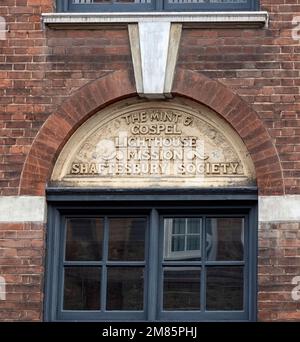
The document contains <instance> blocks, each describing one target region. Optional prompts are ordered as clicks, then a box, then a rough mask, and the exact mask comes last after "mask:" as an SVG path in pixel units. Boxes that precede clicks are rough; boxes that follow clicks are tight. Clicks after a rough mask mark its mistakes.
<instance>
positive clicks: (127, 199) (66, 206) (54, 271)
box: [44, 189, 258, 321]
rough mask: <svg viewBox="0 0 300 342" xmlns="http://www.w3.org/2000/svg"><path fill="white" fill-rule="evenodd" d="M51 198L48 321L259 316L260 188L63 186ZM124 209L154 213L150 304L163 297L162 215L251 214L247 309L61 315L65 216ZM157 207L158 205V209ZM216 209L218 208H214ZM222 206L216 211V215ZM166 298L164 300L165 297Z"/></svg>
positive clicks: (49, 194)
mask: <svg viewBox="0 0 300 342" xmlns="http://www.w3.org/2000/svg"><path fill="white" fill-rule="evenodd" d="M47 200H48V225H47V253H46V255H47V262H46V281H45V310H44V313H45V314H44V319H45V320H46V321H73V320H96V321H101V320H106V321H109V320H111V321H113V320H142V321H143V320H148V321H154V320H157V319H158V320H162V321H164V320H178V319H180V320H187V321H193V320H197V321H199V320H212V321H217V320H228V321H255V320H256V297H257V285H256V284H257V280H256V277H257V261H256V259H257V226H258V222H257V192H256V190H254V189H252V190H249V189H247V190H244V191H240V190H237V191H230V190H228V189H224V190H220V191H211V190H207V191H198V192H196V191H185V192H184V191H182V192H180V191H176V190H174V191H156V192H155V191H154V192H153V193H151V192H148V191H146V192H143V191H129V192H124V191H120V192H119V191H115V192H110V191H103V192H99V191H88V190H81V191H78V192H76V191H74V190H73V191H72V190H70V189H69V190H63V189H49V190H48V191H47ZM121 207H122V208H124V209H125V210H131V212H133V210H132V209H134V208H136V210H137V214H138V215H143V214H145V213H146V212H150V210H151V214H150V223H149V233H148V238H149V239H150V240H151V241H152V243H151V244H149V247H148V248H149V250H148V260H149V265H147V266H146V267H149V268H150V267H151V268H153V267H154V268H155V269H156V270H157V272H154V273H155V274H154V275H152V276H153V277H154V278H151V279H153V282H152V286H151V285H150V286H149V288H148V289H147V290H146V289H145V291H146V293H145V298H146V300H145V303H147V302H152V301H153V298H155V300H156V302H157V298H158V296H159V292H158V291H157V290H156V284H157V282H158V280H159V279H158V278H159V272H158V268H159V255H158V253H157V247H155V245H156V244H158V242H159V241H162V239H161V236H160V235H159V234H161V233H159V220H160V217H161V216H163V215H168V214H169V213H172V212H173V213H178V210H179V209H180V210H182V211H184V212H186V213H189V212H191V211H193V208H194V209H197V210H198V211H199V210H200V211H201V212H203V213H206V214H208V215H211V216H214V217H215V216H222V215H227V216H232V215H238V216H239V215H241V216H245V217H248V248H249V250H248V253H247V256H248V257H247V259H245V265H246V266H245V269H246V274H245V287H246V288H244V290H245V302H244V303H245V311H244V312H241V311H239V312H235V311H233V312H224V311H221V312H214V311H212V312H202V313H188V312H187V313H182V312H173V313H172V314H171V315H170V314H169V313H168V314H165V313H166V312H165V311H162V312H157V309H156V308H155V306H147V304H146V307H145V313H141V312H138V314H137V315H136V313H135V312H128V311H127V312H125V315H124V314H121V315H120V316H117V315H116V314H115V313H113V314H110V313H105V314H104V315H103V314H102V315H95V313H94V312H91V313H88V312H87V313H86V312H84V315H83V311H79V312H69V313H67V314H65V313H64V314H62V311H61V310H60V309H59V305H60V303H62V292H63V291H59V284H60V283H61V275H60V272H61V269H62V259H61V255H62V254H61V250H62V248H63V243H64V241H63V239H62V231H61V230H60V229H58V227H61V226H62V224H63V219H64V215H69V214H78V210H81V211H82V212H86V213H88V212H89V213H94V212H95V210H96V209H97V210H99V209H105V210H111V209H113V208H118V211H119V208H121ZM153 208H155V209H153ZM212 210H213V211H212ZM216 210H217V213H216V214H215V212H216ZM160 301H161V300H160Z"/></svg>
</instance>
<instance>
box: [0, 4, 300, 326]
mask: <svg viewBox="0 0 300 342" xmlns="http://www.w3.org/2000/svg"><path fill="white" fill-rule="evenodd" d="M261 4H262V6H261V7H262V9H263V10H267V11H269V14H270V26H269V28H268V29H202V30H199V29H185V30H184V31H183V34H182V41H181V46H180V55H179V60H178V66H179V67H181V68H183V69H188V70H193V71H195V72H198V73H201V74H203V75H206V76H208V77H209V78H212V79H215V80H218V81H219V82H221V83H222V84H224V85H226V86H227V87H228V88H229V89H231V90H233V91H234V92H235V93H236V94H237V95H239V96H240V97H241V98H242V99H243V100H244V101H245V102H246V103H247V104H248V105H249V106H250V107H251V108H253V109H254V110H255V111H256V112H257V113H258V115H259V117H260V118H261V120H262V122H263V124H264V126H265V128H266V129H267V131H268V133H269V135H270V136H271V138H272V141H273V143H274V145H275V147H276V153H277V154H278V156H279V160H280V167H281V169H282V171H283V176H284V191H285V194H300V117H299V111H300V95H299V86H300V75H299V68H300V44H299V42H298V41H294V40H293V39H292V36H291V29H292V18H293V17H294V16H296V15H300V5H299V4H298V1H297V0H262V1H261ZM53 8H54V1H52V0H2V1H1V2H0V16H3V17H4V18H5V19H6V21H7V23H8V29H9V32H8V33H7V39H6V40H0V196H12V195H18V194H19V193H20V179H21V173H22V170H23V166H24V163H25V160H26V157H27V155H28V153H29V150H30V148H31V145H32V143H33V140H34V139H35V137H36V136H37V134H38V132H39V131H40V129H41V127H42V125H43V124H44V122H45V121H46V119H47V118H48V117H49V116H50V115H51V114H52V113H55V112H56V111H57V109H58V108H59V107H60V105H61V104H62V103H63V101H64V100H66V99H68V98H69V97H70V96H71V95H72V94H76V91H77V90H78V89H80V88H82V87H83V86H84V85H86V84H88V83H89V82H91V81H93V80H95V79H99V78H104V76H107V75H109V74H111V73H112V72H113V71H116V70H129V74H130V75H131V77H132V64H131V57H130V48H129V40H128V33H127V30H126V29H123V28H115V29H113V30H112V29H101V30H52V29H43V28H42V25H41V17H40V14H41V13H42V12H51V11H53ZM249 126H250V124H249ZM250 129H251V127H249V130H250ZM266 157H267V156H266V155H264V156H263V158H264V163H268V160H267V159H266ZM270 162H271V161H270ZM33 170H34V169H33ZM48 171H49V172H50V170H48ZM44 186H45V184H42V185H41V189H40V190H41V191H42V190H43V189H44ZM28 188H29V190H30V184H29V185H28ZM34 191H35V189H33V190H32V192H34ZM277 192H278V189H277V188H276V186H275V185H274V188H273V194H275V193H277ZM269 194H270V195H271V194H272V189H271V190H270V192H269ZM43 241H44V229H43V225H42V223H36V224H33V223H17V224H16V223H14V224H13V223H2V224H1V225H0V275H4V276H5V279H6V281H7V284H8V286H7V288H8V295H7V300H6V301H0V309H1V312H0V320H41V319H42V293H43V291H42V287H43V265H44V261H43V260H44V259H43V256H44V243H43ZM299 241H300V236H299V224H298V223H285V222H281V223H279V222H278V223H272V224H270V223H263V224H261V226H260V239H259V297H258V298H259V318H260V319H261V320H297V319H298V320H300V314H299V311H300V307H299V303H296V302H294V301H292V300H291V296H290V291H291V288H292V287H293V286H292V285H291V279H292V278H293V277H294V276H297V275H300V268H299V265H298V264H299V262H298V260H299V259H300V250H299V248H300V242H299Z"/></svg>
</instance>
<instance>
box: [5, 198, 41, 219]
mask: <svg viewBox="0 0 300 342" xmlns="http://www.w3.org/2000/svg"><path fill="white" fill-rule="evenodd" d="M45 221H46V200H45V197H43V196H2V197H0V222H45Z"/></svg>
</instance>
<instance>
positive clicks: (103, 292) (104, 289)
mask: <svg viewBox="0 0 300 342" xmlns="http://www.w3.org/2000/svg"><path fill="white" fill-rule="evenodd" d="M108 230H109V224H108V217H107V216H105V217H104V235H103V264H102V281H101V311H105V310H106V292H107V266H106V263H107V260H108V236H109V235H108V234H109V231H108Z"/></svg>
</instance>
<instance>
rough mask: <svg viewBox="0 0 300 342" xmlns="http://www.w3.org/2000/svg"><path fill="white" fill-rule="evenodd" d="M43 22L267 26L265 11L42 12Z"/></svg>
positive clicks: (69, 25)
mask: <svg viewBox="0 0 300 342" xmlns="http://www.w3.org/2000/svg"><path fill="white" fill-rule="evenodd" d="M42 20H43V23H44V25H46V26H49V27H52V28H59V29H60V28H74V27H80V28H85V27H86V28H89V29H90V28H91V27H95V28H99V27H101V26H107V25H110V26H111V25H126V24H129V23H138V22H144V21H152V22H156V21H157V22H159V21H160V22H161V21H167V22H172V23H182V24H183V25H184V26H192V27H199V28H206V27H210V28H211V27H231V28H239V27H242V28H244V27H250V28H252V27H253V28H257V27H267V26H268V21H269V15H268V12H265V11H252V12H155V13H154V12H142V13H139V12H132V13H43V14H42Z"/></svg>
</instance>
